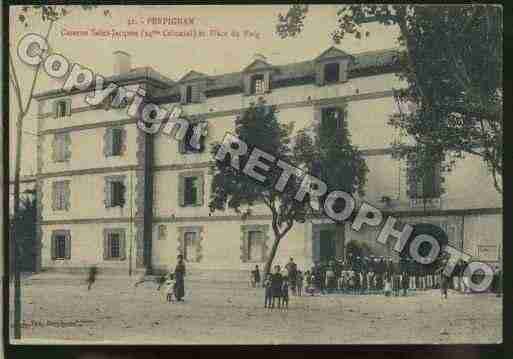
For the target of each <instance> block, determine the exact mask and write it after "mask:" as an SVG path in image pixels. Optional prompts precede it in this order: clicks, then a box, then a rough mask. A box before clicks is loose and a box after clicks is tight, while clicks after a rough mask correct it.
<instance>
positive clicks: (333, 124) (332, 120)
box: [321, 107, 344, 131]
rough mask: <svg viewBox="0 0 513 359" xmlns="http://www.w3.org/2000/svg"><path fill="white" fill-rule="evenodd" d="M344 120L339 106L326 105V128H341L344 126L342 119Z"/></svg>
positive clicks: (324, 124) (324, 125)
mask: <svg viewBox="0 0 513 359" xmlns="http://www.w3.org/2000/svg"><path fill="white" fill-rule="evenodd" d="M343 120H344V118H343V116H342V112H341V110H340V109H339V108H337V107H326V108H323V109H322V119H321V121H322V123H321V125H322V126H323V127H324V128H327V129H330V130H333V131H335V130H340V129H341V128H342V121H343Z"/></svg>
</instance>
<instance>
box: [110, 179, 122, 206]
mask: <svg viewBox="0 0 513 359" xmlns="http://www.w3.org/2000/svg"><path fill="white" fill-rule="evenodd" d="M111 191H112V207H116V206H120V207H123V205H124V204H125V186H124V185H123V183H122V182H117V181H114V182H111Z"/></svg>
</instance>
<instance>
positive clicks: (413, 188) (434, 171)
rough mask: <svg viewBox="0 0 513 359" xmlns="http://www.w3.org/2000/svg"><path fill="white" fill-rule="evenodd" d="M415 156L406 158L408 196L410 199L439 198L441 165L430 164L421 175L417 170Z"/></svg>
mask: <svg viewBox="0 0 513 359" xmlns="http://www.w3.org/2000/svg"><path fill="white" fill-rule="evenodd" d="M417 166H418V163H417V159H416V156H414V155H410V156H409V158H408V184H409V188H408V195H409V197H410V198H425V199H432V198H439V197H440V195H441V192H442V190H441V184H442V175H441V163H440V162H438V163H432V164H429V165H428V166H427V168H425V169H424V171H423V173H420V171H419V170H418V169H417Z"/></svg>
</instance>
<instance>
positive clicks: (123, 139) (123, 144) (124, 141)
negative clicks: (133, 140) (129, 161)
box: [121, 127, 127, 155]
mask: <svg viewBox="0 0 513 359" xmlns="http://www.w3.org/2000/svg"><path fill="white" fill-rule="evenodd" d="M126 149H127V134H126V128H125V127H122V128H121V155H124V154H126Z"/></svg>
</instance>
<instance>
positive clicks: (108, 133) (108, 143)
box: [103, 128, 112, 157]
mask: <svg viewBox="0 0 513 359" xmlns="http://www.w3.org/2000/svg"><path fill="white" fill-rule="evenodd" d="M103 154H104V155H105V157H109V156H112V128H107V129H105V134H104V135H103Z"/></svg>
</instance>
